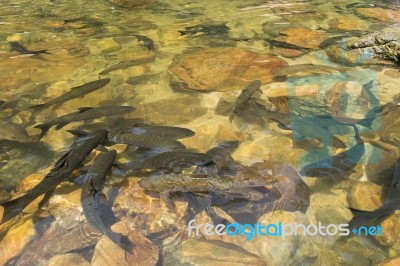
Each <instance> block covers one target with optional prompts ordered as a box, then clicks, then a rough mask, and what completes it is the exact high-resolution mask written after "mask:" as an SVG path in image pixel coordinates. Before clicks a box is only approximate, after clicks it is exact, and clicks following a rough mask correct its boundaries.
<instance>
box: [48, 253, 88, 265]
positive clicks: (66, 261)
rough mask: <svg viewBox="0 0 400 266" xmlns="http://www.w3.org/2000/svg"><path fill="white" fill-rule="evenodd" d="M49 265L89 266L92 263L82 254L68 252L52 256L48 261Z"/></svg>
mask: <svg viewBox="0 0 400 266" xmlns="http://www.w3.org/2000/svg"><path fill="white" fill-rule="evenodd" d="M47 265H48V266H69V265H74V266H89V265H90V263H89V262H88V261H87V260H85V258H83V257H82V256H81V255H78V254H75V253H66V254H63V255H57V256H54V257H52V258H51V259H50V260H49V261H48V264H47Z"/></svg>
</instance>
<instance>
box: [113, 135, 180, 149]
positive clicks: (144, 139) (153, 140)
mask: <svg viewBox="0 0 400 266" xmlns="http://www.w3.org/2000/svg"><path fill="white" fill-rule="evenodd" d="M107 140H108V142H109V143H113V144H115V143H119V144H128V145H132V146H137V147H140V148H148V149H154V148H168V149H184V148H185V146H184V145H183V144H182V143H180V142H179V141H177V140H175V139H170V138H165V137H160V136H157V135H150V134H134V133H118V132H116V133H115V132H110V135H109V137H108V138H107Z"/></svg>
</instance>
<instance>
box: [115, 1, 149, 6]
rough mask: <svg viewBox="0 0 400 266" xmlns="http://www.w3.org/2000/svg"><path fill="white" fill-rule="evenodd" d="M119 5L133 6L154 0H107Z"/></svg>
mask: <svg viewBox="0 0 400 266" xmlns="http://www.w3.org/2000/svg"><path fill="white" fill-rule="evenodd" d="M107 1H108V2H110V3H112V4H114V5H117V6H120V7H134V6H142V5H146V4H150V3H153V2H154V1H155V0H107Z"/></svg>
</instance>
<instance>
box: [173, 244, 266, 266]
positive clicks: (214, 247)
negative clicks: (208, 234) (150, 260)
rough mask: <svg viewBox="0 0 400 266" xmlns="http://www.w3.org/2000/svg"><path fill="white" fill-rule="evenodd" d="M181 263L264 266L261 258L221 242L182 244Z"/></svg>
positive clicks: (218, 265) (217, 265) (219, 265)
mask: <svg viewBox="0 0 400 266" xmlns="http://www.w3.org/2000/svg"><path fill="white" fill-rule="evenodd" d="M177 255H178V256H179V257H180V260H181V262H182V263H189V264H190V265H198V266H200V265H204V266H205V265H216V266H222V265H227V264H229V265H235V266H239V265H264V263H263V261H262V259H261V258H259V257H257V256H256V255H253V254H251V253H250V252H246V251H245V250H243V249H242V248H240V247H239V246H236V247H235V246H233V245H227V244H225V243H224V242H222V241H212V240H209V241H202V240H197V239H193V238H191V239H188V240H186V241H184V242H183V243H182V250H181V254H179V253H178V254H177Z"/></svg>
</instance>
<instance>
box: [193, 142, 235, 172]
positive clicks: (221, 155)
mask: <svg viewBox="0 0 400 266" xmlns="http://www.w3.org/2000/svg"><path fill="white" fill-rule="evenodd" d="M238 147H239V141H227V142H224V143H222V144H220V145H218V146H216V147H214V148H211V149H210V150H208V151H207V152H206V154H207V155H208V156H210V157H211V158H212V160H213V162H214V163H215V164H212V165H208V164H206V165H200V166H198V167H197V168H196V170H195V171H194V172H193V173H194V174H206V175H214V174H218V175H220V176H225V175H229V174H232V172H234V171H236V170H237V169H238V168H240V164H238V163H237V162H236V161H235V160H234V159H233V158H232V153H233V152H234V151H235V150H236V149H237V148H238Z"/></svg>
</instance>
